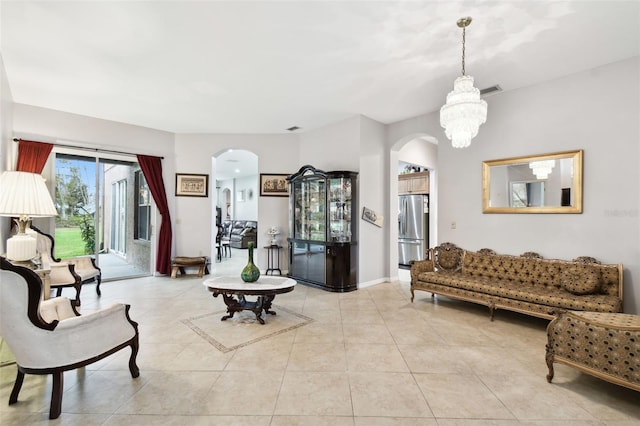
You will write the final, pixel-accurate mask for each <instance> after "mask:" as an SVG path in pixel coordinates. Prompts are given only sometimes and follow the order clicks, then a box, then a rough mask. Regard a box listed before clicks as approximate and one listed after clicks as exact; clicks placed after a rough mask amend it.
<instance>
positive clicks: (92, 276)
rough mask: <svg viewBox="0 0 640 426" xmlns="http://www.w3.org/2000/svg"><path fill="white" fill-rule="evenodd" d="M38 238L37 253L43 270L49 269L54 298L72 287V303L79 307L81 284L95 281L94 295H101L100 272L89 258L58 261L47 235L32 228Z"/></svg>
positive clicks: (52, 242)
mask: <svg viewBox="0 0 640 426" xmlns="http://www.w3.org/2000/svg"><path fill="white" fill-rule="evenodd" d="M31 229H33V230H34V231H36V233H37V236H38V253H39V254H40V258H41V260H42V264H43V267H44V268H45V269H51V278H50V279H51V288H52V289H56V296H58V297H59V296H62V289H63V288H67V287H72V288H74V289H75V291H76V298H75V299H74V303H75V304H76V305H78V306H79V305H80V290H81V289H82V284H84V283H87V282H91V281H96V282H97V285H96V293H98V296H100V295H101V294H102V292H101V291H100V284H101V283H102V271H101V270H100V268H98V267H97V266H96V262H95V259H94V258H93V257H91V256H78V257H73V258H69V259H59V258H57V257H55V255H54V247H55V241H54V239H53V237H52V236H51V235H49V234H46V233H44V232H42V231H41V230H40V229H38V228H36V227H35V226H32V227H31Z"/></svg>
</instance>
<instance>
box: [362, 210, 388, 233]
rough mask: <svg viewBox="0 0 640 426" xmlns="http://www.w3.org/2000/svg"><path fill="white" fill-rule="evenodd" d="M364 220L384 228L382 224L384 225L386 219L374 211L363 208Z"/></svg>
mask: <svg viewBox="0 0 640 426" xmlns="http://www.w3.org/2000/svg"><path fill="white" fill-rule="evenodd" d="M362 219H363V220H365V221H366V222H369V223H373V224H374V225H376V226H377V227H380V228H382V224H383V223H384V217H383V216H381V215H379V214H377V213H376V212H374V211H373V210H371V209H369V208H367V207H363V208H362Z"/></svg>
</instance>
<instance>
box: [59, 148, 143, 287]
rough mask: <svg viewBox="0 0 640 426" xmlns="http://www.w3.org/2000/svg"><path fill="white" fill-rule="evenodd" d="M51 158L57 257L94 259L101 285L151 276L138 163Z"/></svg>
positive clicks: (66, 152)
mask: <svg viewBox="0 0 640 426" xmlns="http://www.w3.org/2000/svg"><path fill="white" fill-rule="evenodd" d="M55 155H56V161H55V182H56V185H55V203H56V208H57V209H58V217H57V218H56V227H55V239H56V255H57V256H58V257H72V256H82V255H88V254H90V255H94V256H95V257H96V260H97V262H98V266H100V268H101V269H102V277H103V280H113V279H121V278H126V277H134V276H142V275H150V274H151V268H150V265H151V233H150V228H151V226H150V217H151V214H150V213H149V212H147V213H146V214H145V215H144V216H143V217H142V218H141V217H140V216H141V215H140V214H139V211H140V207H139V205H140V198H141V194H145V193H148V188H146V181H144V179H142V180H141V179H140V178H139V175H141V173H140V167H139V166H138V163H137V162H136V161H131V160H127V159H113V158H103V157H98V156H86V155H84V153H74V152H70V151H69V150H63V152H56V154H55ZM144 202H145V204H144V205H143V207H144V208H147V209H149V208H150V201H149V200H146V199H145V200H144ZM140 221H142V222H144V223H143V224H142V225H141V224H140ZM140 228H142V229H145V230H146V229H149V232H143V233H140V232H139V231H138V230H139V229H140Z"/></svg>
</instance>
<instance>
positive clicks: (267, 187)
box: [260, 173, 289, 197]
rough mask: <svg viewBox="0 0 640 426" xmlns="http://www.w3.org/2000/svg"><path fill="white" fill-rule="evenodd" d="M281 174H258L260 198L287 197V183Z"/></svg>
mask: <svg viewBox="0 0 640 426" xmlns="http://www.w3.org/2000/svg"><path fill="white" fill-rule="evenodd" d="M288 176H289V175H283V174H267V173H260V196H262V197H288V196H289V183H288V182H287V177H288Z"/></svg>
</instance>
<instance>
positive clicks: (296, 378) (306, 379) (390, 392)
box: [0, 250, 640, 426]
mask: <svg viewBox="0 0 640 426" xmlns="http://www.w3.org/2000/svg"><path fill="white" fill-rule="evenodd" d="M233 256H234V257H233V258H232V259H223V261H222V262H221V263H216V264H214V265H213V267H214V268H215V270H214V271H213V273H215V274H223V273H227V272H233V273H238V271H239V270H240V269H239V267H241V266H242V264H243V263H244V262H245V261H246V251H243V250H234V253H233ZM239 265H240V266H239ZM89 287H90V285H89ZM409 297H410V296H409V285H408V283H406V282H394V283H383V284H379V285H376V286H373V287H369V288H365V289H362V290H358V291H355V292H351V293H345V294H336V293H328V292H325V291H322V290H318V289H315V288H311V287H307V286H304V285H298V286H296V288H295V290H294V291H293V292H292V293H288V294H284V295H280V296H278V297H277V298H276V300H275V304H276V305H279V306H282V307H286V309H288V310H291V311H294V312H298V313H300V314H302V315H305V316H308V317H311V318H313V319H314V322H313V323H310V324H307V325H305V326H303V327H300V328H297V329H295V330H291V331H289V332H287V333H284V334H280V335H277V336H274V337H271V338H269V339H266V340H263V341H260V342H257V343H254V344H251V345H248V346H245V347H242V348H240V349H237V350H235V351H231V352H228V353H222V352H220V351H218V350H217V349H216V348H214V347H213V346H211V345H210V344H209V343H207V342H205V341H204V340H203V339H202V338H201V337H200V336H198V335H197V334H196V333H195V332H193V330H191V329H190V328H188V327H187V326H186V325H185V324H184V323H182V322H181V320H182V319H185V318H189V317H194V316H197V315H204V314H207V313H211V312H214V311H220V310H223V309H224V305H223V302H222V300H220V298H217V299H214V298H212V297H211V294H210V293H209V292H208V291H207V290H206V289H205V288H204V287H203V286H202V280H201V279H198V278H195V277H183V278H178V279H170V278H164V277H162V278H153V277H147V278H139V279H134V280H127V281H115V282H108V283H105V284H103V286H102V297H101V298H97V297H96V295H95V292H94V291H92V290H90V291H86V289H85V291H83V298H82V300H83V304H82V309H81V312H89V311H92V310H95V309H98V308H101V307H104V306H107V305H109V304H110V303H113V302H124V303H129V304H131V312H130V313H131V317H132V318H133V319H134V320H135V321H137V322H139V324H140V341H141V346H140V353H139V356H138V365H139V366H140V370H141V375H140V377H139V378H137V379H131V376H130V375H129V371H128V369H127V360H128V354H129V352H128V349H125V350H123V351H121V352H119V353H118V354H115V355H113V356H111V357H109V358H107V359H105V360H103V361H100V362H98V363H95V364H93V365H91V366H87V367H86V368H85V369H81V370H77V371H71V372H67V373H65V378H64V380H65V382H64V389H65V390H64V396H63V402H62V415H61V417H60V418H59V419H57V420H54V421H51V422H49V421H48V410H49V401H50V397H51V378H50V377H41V376H29V375H28V376H26V379H25V383H24V386H23V388H22V391H21V393H20V398H19V402H18V403H17V404H15V405H13V406H8V405H7V401H8V398H9V393H10V391H11V387H12V385H13V380H14V378H15V366H9V367H3V368H1V369H0V398H1V403H0V424H2V425H3V426H5V425H13V424H19V425H25V424H45V423H52V424H69V425H79V424H81V425H131V424H134V425H214V424H215V425H217V424H230V425H245V424H246V425H249V424H251V425H273V426H281V425H350V426H361V425H367V426H369V425H373V426H377V425H399V426H409V425H442V426H457V425H474V426H475V425H515V424H535V425H585V424H589V425H617V426H621V425H638V424H640V394H639V393H638V392H634V391H631V390H628V389H625V388H622V387H619V386H615V385H612V384H609V383H607V382H604V381H601V380H598V379H596V378H593V377H591V376H588V375H585V374H582V373H580V372H578V371H576V370H574V369H571V368H569V367H567V366H564V365H560V364H556V376H555V378H554V382H553V383H552V384H549V383H547V382H546V379H545V375H546V373H547V367H546V364H545V361H544V347H545V342H546V333H545V327H546V325H547V321H545V320H541V319H536V318H530V317H527V316H524V315H519V314H515V313H509V312H504V311H498V312H497V313H496V319H495V321H493V322H491V321H490V320H489V316H488V310H487V309H486V308H484V307H481V306H477V305H474V304H470V303H462V302H456V301H452V300H449V299H446V298H443V297H439V298H436V299H432V298H431V297H430V295H429V294H428V293H424V292H420V293H417V297H416V300H415V302H414V303H411V302H410V298H409ZM215 320H216V321H217V318H216V319H215ZM266 320H267V321H269V318H268V317H267V318H266ZM229 325H230V327H229V329H230V330H232V329H233V327H232V326H231V324H229ZM255 327H261V326H260V325H259V324H255ZM34 350H37V349H34Z"/></svg>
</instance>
